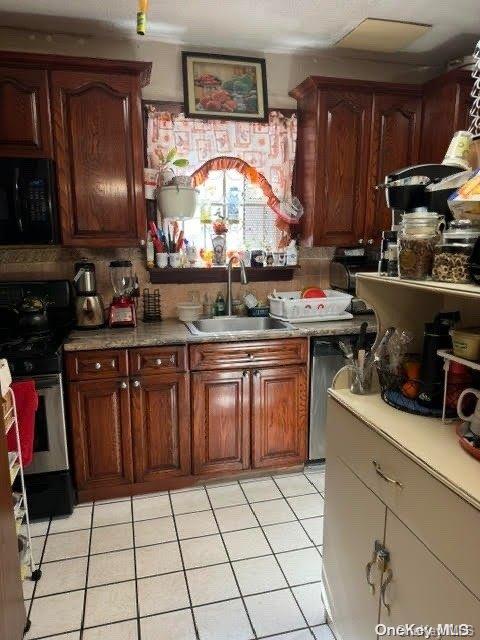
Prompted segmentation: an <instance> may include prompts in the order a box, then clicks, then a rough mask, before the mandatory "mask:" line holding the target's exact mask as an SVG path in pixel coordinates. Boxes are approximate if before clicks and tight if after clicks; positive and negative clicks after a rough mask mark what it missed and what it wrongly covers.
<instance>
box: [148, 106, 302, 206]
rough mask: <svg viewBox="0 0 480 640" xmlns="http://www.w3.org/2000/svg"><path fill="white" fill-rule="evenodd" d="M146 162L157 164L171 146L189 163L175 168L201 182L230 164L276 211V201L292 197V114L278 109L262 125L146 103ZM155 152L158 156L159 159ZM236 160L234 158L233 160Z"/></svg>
mask: <svg viewBox="0 0 480 640" xmlns="http://www.w3.org/2000/svg"><path fill="white" fill-rule="evenodd" d="M147 115H148V119H147V120H148V122H147V157H148V166H149V167H151V168H157V167H159V165H160V162H159V155H160V154H159V152H161V155H163V156H165V155H166V154H167V152H168V150H169V149H171V148H172V147H176V148H177V152H178V155H179V157H182V158H188V161H189V165H188V167H187V168H186V169H181V170H179V171H178V172H179V173H180V174H181V173H183V174H185V175H191V176H193V181H194V184H201V183H202V182H203V181H204V180H205V179H206V177H207V174H208V171H209V170H211V169H222V168H235V169H237V170H238V171H240V172H241V173H244V175H246V177H247V178H248V179H249V180H251V181H252V182H257V183H258V184H259V186H260V187H261V188H262V190H263V192H264V193H265V195H266V196H267V201H268V204H269V206H270V207H271V208H272V209H273V211H275V213H277V215H281V212H280V207H279V205H280V202H283V201H290V200H291V197H292V178H293V166H294V162H295V151H296V143H297V118H296V116H295V115H292V116H291V117H286V116H284V115H283V114H281V113H279V112H278V111H272V112H270V114H269V120H268V122H267V123H265V124H260V123H257V122H237V121H230V120H197V119H194V118H191V119H189V118H185V116H184V114H179V115H174V114H172V113H170V112H168V111H162V110H161V109H160V108H159V107H158V106H156V105H153V104H149V105H147ZM161 155H160V157H161ZM236 159H238V162H235V160H236Z"/></svg>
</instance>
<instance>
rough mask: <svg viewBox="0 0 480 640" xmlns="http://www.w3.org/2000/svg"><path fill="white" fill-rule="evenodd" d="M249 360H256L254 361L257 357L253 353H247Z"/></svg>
mask: <svg viewBox="0 0 480 640" xmlns="http://www.w3.org/2000/svg"><path fill="white" fill-rule="evenodd" d="M247 358H248V359H249V360H254V359H255V356H254V355H253V353H247Z"/></svg>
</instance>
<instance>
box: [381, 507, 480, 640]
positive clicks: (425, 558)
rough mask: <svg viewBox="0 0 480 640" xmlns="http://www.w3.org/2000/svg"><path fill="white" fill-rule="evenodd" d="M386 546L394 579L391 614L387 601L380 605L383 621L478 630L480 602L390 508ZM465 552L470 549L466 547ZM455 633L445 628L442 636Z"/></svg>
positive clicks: (388, 591)
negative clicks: (446, 625)
mask: <svg viewBox="0 0 480 640" xmlns="http://www.w3.org/2000/svg"><path fill="white" fill-rule="evenodd" d="M455 543H456V542H455V541H452V544H455ZM460 544H461V542H460ZM385 546H386V548H387V549H388V551H389V552H390V566H391V569H392V573H393V578H392V582H391V583H390V585H389V586H388V587H387V588H386V590H385V602H386V603H387V604H389V605H390V613H388V611H387V609H386V607H385V606H384V605H383V604H382V605H381V608H380V622H381V623H382V624H385V625H388V626H391V625H394V626H396V625H402V624H405V623H406V622H415V623H418V624H422V625H432V626H434V627H435V628H436V625H437V624H440V623H443V624H444V623H450V624H455V625H459V624H469V625H473V627H474V628H475V629H476V630H477V633H478V630H479V629H480V601H479V600H477V598H475V596H473V595H472V593H471V592H470V591H468V590H467V589H466V588H465V587H464V586H463V584H461V583H460V582H459V581H458V580H457V578H456V577H455V576H454V575H453V574H452V573H450V571H449V570H448V569H447V568H446V567H445V566H444V565H443V564H442V563H441V562H440V561H439V560H438V559H437V558H436V557H435V556H434V555H433V554H432V553H430V551H429V550H428V548H427V547H425V546H424V544H423V543H422V542H421V541H420V540H419V539H418V538H417V537H416V536H415V535H414V534H413V533H412V532H411V531H410V529H408V528H407V527H406V526H405V525H404V524H403V523H402V522H401V521H400V520H399V519H398V518H397V517H396V516H395V515H393V513H392V512H391V511H387V524H386V532H385ZM465 554H469V549H467V548H465ZM472 560H473V558H472ZM451 635H457V634H451V633H447V632H446V631H444V632H443V633H440V634H439V637H440V638H441V637H444V638H447V637H450V636H451ZM465 635H466V634H465Z"/></svg>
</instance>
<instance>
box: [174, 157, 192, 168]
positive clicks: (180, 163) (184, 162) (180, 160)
mask: <svg viewBox="0 0 480 640" xmlns="http://www.w3.org/2000/svg"><path fill="white" fill-rule="evenodd" d="M172 164H174V165H175V166H176V167H188V164H189V162H188V160H187V158H178V159H177V160H174V161H173V162H172Z"/></svg>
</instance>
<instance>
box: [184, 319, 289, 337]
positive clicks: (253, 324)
mask: <svg viewBox="0 0 480 640" xmlns="http://www.w3.org/2000/svg"><path fill="white" fill-rule="evenodd" d="M185 324H186V325H187V327H188V329H189V330H190V332H191V333H193V334H196V335H200V334H202V333H212V334H214V333H241V332H242V331H266V330H269V331H271V330H272V329H273V330H275V329H277V330H282V329H294V328H295V327H292V325H291V324H289V323H288V322H283V321H282V320H275V319H274V318H238V317H223V318H207V319H204V320H194V321H193V322H186V323H185Z"/></svg>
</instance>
